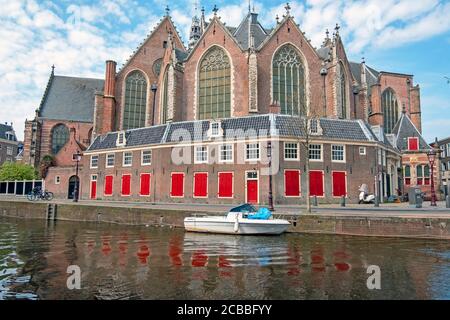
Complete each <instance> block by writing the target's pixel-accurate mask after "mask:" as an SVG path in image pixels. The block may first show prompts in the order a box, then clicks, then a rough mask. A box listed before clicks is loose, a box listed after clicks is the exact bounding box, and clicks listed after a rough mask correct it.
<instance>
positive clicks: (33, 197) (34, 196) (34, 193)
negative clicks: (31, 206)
mask: <svg viewBox="0 0 450 320" xmlns="http://www.w3.org/2000/svg"><path fill="white" fill-rule="evenodd" d="M27 199H28V200H29V201H38V200H45V201H51V200H53V192H49V191H45V190H42V188H41V187H36V188H34V189H33V190H31V192H30V193H28V195H27Z"/></svg>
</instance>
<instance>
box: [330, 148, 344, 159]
mask: <svg viewBox="0 0 450 320" xmlns="http://www.w3.org/2000/svg"><path fill="white" fill-rule="evenodd" d="M331 161H335V162H345V146H343V145H332V146H331Z"/></svg>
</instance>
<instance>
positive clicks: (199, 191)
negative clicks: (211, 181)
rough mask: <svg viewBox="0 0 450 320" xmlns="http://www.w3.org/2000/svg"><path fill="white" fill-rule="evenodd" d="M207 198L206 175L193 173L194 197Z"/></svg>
mask: <svg viewBox="0 0 450 320" xmlns="http://www.w3.org/2000/svg"><path fill="white" fill-rule="evenodd" d="M207 196H208V174H207V173H195V174H194V197H207Z"/></svg>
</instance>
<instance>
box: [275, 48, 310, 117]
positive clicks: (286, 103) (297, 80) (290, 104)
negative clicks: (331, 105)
mask: <svg viewBox="0 0 450 320" xmlns="http://www.w3.org/2000/svg"><path fill="white" fill-rule="evenodd" d="M272 93H273V100H274V102H275V103H279V104H280V107H281V113H282V114H290V115H302V114H306V102H305V70H304V67H303V63H302V60H301V58H300V55H299V53H298V52H297V50H296V49H295V47H294V46H292V45H290V44H287V45H284V46H282V47H281V48H280V49H279V50H278V51H277V53H276V54H275V56H274V58H273V61H272Z"/></svg>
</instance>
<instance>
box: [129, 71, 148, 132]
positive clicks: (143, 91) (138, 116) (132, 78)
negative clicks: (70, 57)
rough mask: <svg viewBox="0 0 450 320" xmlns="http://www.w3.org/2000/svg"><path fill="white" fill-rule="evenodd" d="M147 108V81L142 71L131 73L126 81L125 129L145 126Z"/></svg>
mask: <svg viewBox="0 0 450 320" xmlns="http://www.w3.org/2000/svg"><path fill="white" fill-rule="evenodd" d="M146 108H147V80H146V79H145V76H144V74H143V73H142V72H140V71H133V72H131V73H130V74H129V75H128V76H127V79H126V81H125V108H124V112H123V129H124V130H128V129H134V128H141V127H144V126H145V112H146Z"/></svg>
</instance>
